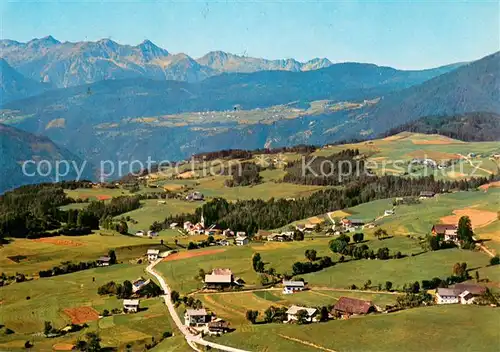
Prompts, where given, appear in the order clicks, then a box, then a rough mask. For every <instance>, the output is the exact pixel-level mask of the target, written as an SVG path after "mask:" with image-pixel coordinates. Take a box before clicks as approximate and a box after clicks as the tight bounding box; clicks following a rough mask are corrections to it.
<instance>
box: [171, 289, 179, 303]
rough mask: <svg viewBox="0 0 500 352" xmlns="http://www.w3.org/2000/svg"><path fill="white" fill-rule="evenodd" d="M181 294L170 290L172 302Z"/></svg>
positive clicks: (176, 300)
mask: <svg viewBox="0 0 500 352" xmlns="http://www.w3.org/2000/svg"><path fill="white" fill-rule="evenodd" d="M180 297H181V295H180V294H179V292H177V291H172V292H171V293H170V299H171V300H172V302H173V303H177V302H178V301H179V299H180Z"/></svg>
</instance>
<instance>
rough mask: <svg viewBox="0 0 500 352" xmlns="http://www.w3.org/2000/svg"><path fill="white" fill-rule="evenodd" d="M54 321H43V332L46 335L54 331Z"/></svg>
mask: <svg viewBox="0 0 500 352" xmlns="http://www.w3.org/2000/svg"><path fill="white" fill-rule="evenodd" d="M52 329H53V327H52V323H51V322H50V321H46V322H44V323H43V333H44V334H45V336H47V335H49V334H50V333H51V332H52Z"/></svg>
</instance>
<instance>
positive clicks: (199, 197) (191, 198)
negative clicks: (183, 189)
mask: <svg viewBox="0 0 500 352" xmlns="http://www.w3.org/2000/svg"><path fill="white" fill-rule="evenodd" d="M203 199H205V197H204V196H203V193H201V192H197V191H196V192H193V193H190V194H188V195H187V196H186V200H188V201H200V200H203Z"/></svg>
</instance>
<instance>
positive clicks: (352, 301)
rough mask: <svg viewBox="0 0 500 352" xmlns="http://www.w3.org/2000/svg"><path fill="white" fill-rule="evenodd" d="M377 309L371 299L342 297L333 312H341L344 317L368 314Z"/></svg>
mask: <svg viewBox="0 0 500 352" xmlns="http://www.w3.org/2000/svg"><path fill="white" fill-rule="evenodd" d="M374 309H375V306H374V305H373V303H372V302H371V301H364V300H362V299H356V298H350V297H340V299H339V300H338V301H337V303H336V304H335V306H334V307H333V311H334V312H333V313H334V314H335V313H336V314H340V315H341V316H343V317H349V316H351V315H359V314H368V313H370V312H371V311H373V310H374Z"/></svg>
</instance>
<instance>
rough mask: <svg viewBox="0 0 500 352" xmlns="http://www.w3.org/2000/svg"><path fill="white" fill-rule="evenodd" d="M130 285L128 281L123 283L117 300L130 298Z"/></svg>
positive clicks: (131, 291)
mask: <svg viewBox="0 0 500 352" xmlns="http://www.w3.org/2000/svg"><path fill="white" fill-rule="evenodd" d="M132 293H133V290H132V283H131V282H130V281H128V280H125V281H123V285H122V292H121V297H119V298H130V296H132Z"/></svg>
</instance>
